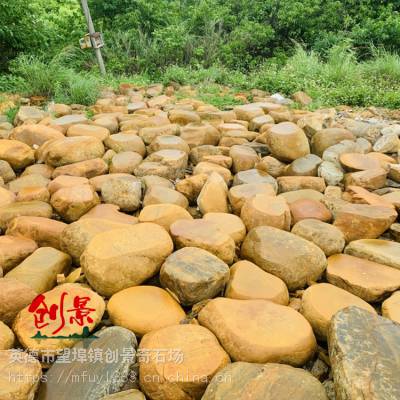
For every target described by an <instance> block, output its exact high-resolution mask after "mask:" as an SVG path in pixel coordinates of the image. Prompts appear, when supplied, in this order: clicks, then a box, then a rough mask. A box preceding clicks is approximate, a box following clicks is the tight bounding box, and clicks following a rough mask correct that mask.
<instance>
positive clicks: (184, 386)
mask: <svg viewBox="0 0 400 400" xmlns="http://www.w3.org/2000/svg"><path fill="white" fill-rule="evenodd" d="M159 349H163V350H164V351H165V352H166V353H164V352H163V354H166V355H167V356H166V357H165V359H161V362H160V361H157V354H158V353H159ZM176 349H178V351H176ZM169 350H172V351H175V352H177V356H178V357H179V358H181V359H183V360H182V362H177V361H174V359H172V360H170V359H169V358H168V351H169ZM139 351H141V352H143V353H144V354H146V353H147V354H149V361H148V362H146V361H147V360H146V361H145V362H139V379H140V386H141V389H142V390H143V392H144V393H145V394H146V396H147V397H148V398H150V399H157V398H158V399H174V400H189V399H201V397H202V395H203V393H204V391H205V390H206V387H207V384H208V383H209V382H210V380H211V378H212V377H213V376H214V375H215V374H216V373H217V372H218V371H219V370H220V369H222V368H223V367H225V366H226V365H227V364H228V363H229V362H230V360H229V356H228V354H227V353H226V352H225V351H224V349H223V348H222V347H221V346H220V344H219V343H218V340H217V338H216V337H215V336H214V335H213V334H212V333H211V332H210V331H209V330H208V329H206V328H204V327H202V326H197V325H175V326H169V327H166V328H163V329H159V330H157V331H153V332H150V333H148V334H147V335H145V336H144V337H143V339H142V341H141V342H140V346H139ZM139 361H140V360H139Z"/></svg>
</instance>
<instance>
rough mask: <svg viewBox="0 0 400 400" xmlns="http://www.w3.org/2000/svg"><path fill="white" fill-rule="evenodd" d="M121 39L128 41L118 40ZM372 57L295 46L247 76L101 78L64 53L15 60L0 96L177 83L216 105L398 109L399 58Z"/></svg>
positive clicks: (62, 97)
mask: <svg viewBox="0 0 400 400" xmlns="http://www.w3.org/2000/svg"><path fill="white" fill-rule="evenodd" d="M125 39H126V40H128V37H126V38H124V37H123V36H120V37H119V40H125ZM142 40H146V39H145V37H143V38H142ZM125 45H126V50H127V54H132V55H133V57H136V56H135V54H137V51H139V50H138V48H137V47H135V48H134V49H131V48H130V46H133V44H132V43H131V42H129V41H127V42H126V43H125ZM135 46H136V45H135ZM155 49H156V48H155ZM86 54H87V53H86ZM372 54H373V57H372V58H371V59H369V60H367V61H358V60H357V58H356V56H355V53H354V51H353V50H352V48H351V47H350V46H349V44H348V43H344V44H341V45H338V46H334V47H332V48H331V49H330V51H329V52H327V54H325V56H324V57H322V56H321V55H319V54H317V53H315V52H307V51H306V50H304V49H303V48H302V47H301V46H297V47H296V50H295V51H294V54H293V56H291V57H290V58H288V59H287V60H286V61H285V62H284V63H282V62H281V61H279V62H278V61H275V60H267V61H266V62H265V63H264V64H262V65H260V66H259V67H257V68H256V69H254V70H253V71H251V72H250V73H249V74H244V73H242V72H240V71H232V70H229V69H227V68H225V67H221V66H218V65H214V66H211V67H209V68H204V67H197V68H193V67H192V68H190V67H181V66H174V65H172V66H168V67H166V68H165V69H164V70H156V71H152V70H151V68H150V69H149V71H148V72H147V73H142V74H135V73H132V74H131V75H129V76H115V75H109V76H107V77H106V78H103V77H100V76H99V75H98V74H96V73H95V72H92V73H89V72H76V71H75V70H73V69H72V68H69V67H67V66H66V65H70V64H75V65H76V62H77V59H79V54H76V53H74V52H73V51H70V50H68V51H66V52H65V53H63V54H61V55H60V56H58V57H57V58H55V59H53V60H51V61H50V62H48V63H46V62H44V61H42V60H40V59H38V58H34V57H26V56H21V57H19V58H17V59H16V60H15V61H14V62H13V64H12V66H11V72H12V75H9V76H7V77H4V76H3V77H2V76H0V92H1V91H2V90H3V91H11V92H13V91H14V92H19V93H22V94H25V95H43V96H47V97H49V98H52V99H54V100H55V101H60V102H65V103H80V104H87V105H88V104H92V103H94V102H95V101H96V98H97V97H98V96H99V93H100V90H101V88H102V87H103V86H113V87H115V88H116V87H118V85H119V83H120V82H122V81H125V82H126V81H128V82H134V83H137V84H148V83H154V82H163V83H164V84H169V83H170V82H177V83H179V84H182V85H186V84H190V85H196V86H197V87H198V93H199V97H200V98H202V99H203V100H205V101H208V102H210V103H213V104H216V105H226V104H227V103H228V102H229V101H232V103H234V102H235V101H236V99H235V98H234V92H235V91H240V90H249V89H253V88H258V89H264V90H266V91H268V92H271V93H274V92H280V93H282V94H284V95H287V96H290V95H291V94H293V93H294V92H296V91H299V90H303V91H305V92H307V93H308V94H309V95H310V96H311V97H312V98H313V99H314V102H313V104H312V106H311V107H314V108H316V107H322V106H323V107H326V106H336V105H339V104H347V105H351V106H381V107H387V108H400V90H399V88H400V56H399V55H396V54H391V53H388V52H386V51H384V50H381V49H372ZM148 56H149V57H150V55H148ZM87 57H88V56H87ZM87 61H88V62H89V60H87ZM121 62H127V61H124V60H122V61H121ZM122 69H123V68H122ZM217 85H228V86H230V87H231V88H232V90H231V91H230V92H229V94H228V97H225V98H221V96H220V95H219V93H217V92H218V86H217ZM229 96H230V97H229Z"/></svg>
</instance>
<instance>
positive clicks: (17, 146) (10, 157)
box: [0, 139, 35, 170]
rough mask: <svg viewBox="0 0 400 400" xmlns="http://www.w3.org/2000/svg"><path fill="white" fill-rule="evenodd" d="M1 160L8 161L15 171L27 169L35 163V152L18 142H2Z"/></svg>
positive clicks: (0, 144) (0, 142)
mask: <svg viewBox="0 0 400 400" xmlns="http://www.w3.org/2000/svg"><path fill="white" fill-rule="evenodd" d="M0 159H1V160H3V161H7V162H8V163H9V164H10V165H11V167H12V168H13V169H14V170H19V169H22V168H25V167H27V166H28V165H30V164H33V163H34V162H35V154H34V152H33V150H32V149H31V148H30V147H29V146H28V145H26V144H25V143H22V142H20V141H18V140H7V139H1V140H0Z"/></svg>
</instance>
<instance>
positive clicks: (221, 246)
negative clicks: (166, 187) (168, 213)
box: [170, 219, 235, 264]
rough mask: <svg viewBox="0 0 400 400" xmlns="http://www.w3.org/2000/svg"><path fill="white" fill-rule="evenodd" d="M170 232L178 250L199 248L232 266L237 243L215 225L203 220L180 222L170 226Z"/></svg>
mask: <svg viewBox="0 0 400 400" xmlns="http://www.w3.org/2000/svg"><path fill="white" fill-rule="evenodd" d="M170 231H171V236H172V238H173V240H174V243H175V246H176V248H178V249H180V248H182V247H199V248H201V249H204V250H207V251H209V252H210V253H212V254H214V255H216V256H217V257H219V258H220V259H221V260H222V261H224V262H226V263H227V264H232V262H233V258H234V256H235V242H234V240H233V239H232V237H231V236H229V235H228V234H226V233H225V232H224V231H222V230H221V229H219V228H218V225H216V224H215V223H213V222H210V221H207V220H202V219H194V220H192V221H190V220H180V221H176V222H174V223H173V224H172V225H171V226H170Z"/></svg>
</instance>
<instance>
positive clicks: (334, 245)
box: [292, 219, 345, 257]
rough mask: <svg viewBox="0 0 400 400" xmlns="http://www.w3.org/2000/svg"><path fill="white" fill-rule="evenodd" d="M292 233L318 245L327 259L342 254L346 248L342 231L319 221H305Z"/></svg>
mask: <svg viewBox="0 0 400 400" xmlns="http://www.w3.org/2000/svg"><path fill="white" fill-rule="evenodd" d="M292 233H294V234H295V235H297V236H300V237H302V238H303V239H306V240H309V241H310V242H312V243H314V244H315V245H317V246H318V247H319V248H320V249H321V250H322V251H323V252H324V253H325V255H326V256H327V257H329V256H331V255H332V254H337V253H341V252H342V251H343V248H344V246H345V239H344V235H343V233H342V231H341V230H340V229H338V228H336V226H333V225H330V224H327V223H325V222H322V221H319V220H317V219H303V220H301V221H299V222H297V223H296V224H295V225H294V227H293V228H292Z"/></svg>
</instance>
